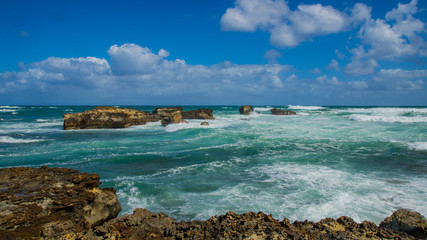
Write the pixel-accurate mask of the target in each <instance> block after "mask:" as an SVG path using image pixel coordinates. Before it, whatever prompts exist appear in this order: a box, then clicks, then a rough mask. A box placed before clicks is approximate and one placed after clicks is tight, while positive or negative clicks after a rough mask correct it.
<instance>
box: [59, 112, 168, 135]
mask: <svg viewBox="0 0 427 240" xmlns="http://www.w3.org/2000/svg"><path fill="white" fill-rule="evenodd" d="M63 118H64V129H65V130H68V129H87V128H126V127H130V126H133V125H142V124H146V123H147V122H152V121H159V120H160V119H158V117H157V116H153V115H151V114H150V113H149V112H146V111H139V110H135V109H129V108H123V109H122V108H117V107H96V108H94V109H92V110H87V111H85V112H83V113H67V114H64V115H63Z"/></svg>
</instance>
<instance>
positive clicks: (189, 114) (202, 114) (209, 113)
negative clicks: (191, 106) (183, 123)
mask: <svg viewBox="0 0 427 240" xmlns="http://www.w3.org/2000/svg"><path fill="white" fill-rule="evenodd" d="M182 118H183V119H212V120H213V119H215V118H214V116H213V110H212V109H197V110H191V111H184V112H182Z"/></svg>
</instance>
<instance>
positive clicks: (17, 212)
mask: <svg viewBox="0 0 427 240" xmlns="http://www.w3.org/2000/svg"><path fill="white" fill-rule="evenodd" d="M99 185H100V182H99V176H98V175H97V174H88V173H80V172H78V171H77V170H73V169H67V168H49V167H41V168H24V167H20V168H4V169H0V189H1V191H0V239H4V238H6V239H34V238H37V239H38V238H41V237H42V236H44V237H45V238H46V239H59V236H61V237H62V236H65V235H67V234H69V235H70V236H71V235H76V234H77V235H81V236H83V235H85V234H86V233H87V232H89V231H90V230H91V228H92V227H94V226H96V225H99V224H102V223H104V222H106V221H107V220H109V219H112V218H115V217H116V216H117V215H118V213H119V212H120V211H121V206H120V203H119V202H118V200H117V196H116V191H115V190H114V189H112V188H104V189H102V188H99V187H98V186H99ZM77 235H76V236H77Z"/></svg>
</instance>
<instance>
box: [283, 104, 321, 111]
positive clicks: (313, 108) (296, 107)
mask: <svg viewBox="0 0 427 240" xmlns="http://www.w3.org/2000/svg"><path fill="white" fill-rule="evenodd" d="M288 109H295V110H321V109H325V108H324V107H320V106H301V105H295V106H294V105H288Z"/></svg>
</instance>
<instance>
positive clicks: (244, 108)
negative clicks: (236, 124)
mask: <svg viewBox="0 0 427 240" xmlns="http://www.w3.org/2000/svg"><path fill="white" fill-rule="evenodd" d="M253 111H254V108H253V107H252V106H250V105H244V106H241V107H240V108H239V112H240V114H243V115H249V114H250V113H251V112H253Z"/></svg>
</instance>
